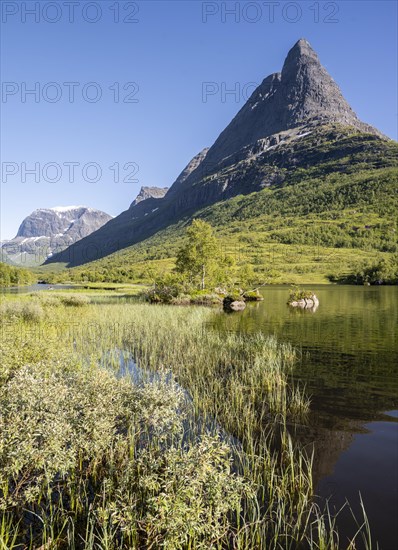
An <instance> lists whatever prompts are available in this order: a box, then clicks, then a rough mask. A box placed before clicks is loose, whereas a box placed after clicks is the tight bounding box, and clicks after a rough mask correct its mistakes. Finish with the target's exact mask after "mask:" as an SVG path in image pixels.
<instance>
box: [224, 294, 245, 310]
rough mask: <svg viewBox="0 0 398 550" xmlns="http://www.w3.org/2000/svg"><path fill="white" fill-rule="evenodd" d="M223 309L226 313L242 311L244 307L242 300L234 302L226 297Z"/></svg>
mask: <svg viewBox="0 0 398 550" xmlns="http://www.w3.org/2000/svg"><path fill="white" fill-rule="evenodd" d="M223 307H224V309H225V310H226V311H242V310H244V309H245V307H246V303H245V302H244V300H241V299H239V300H235V299H233V298H231V297H230V296H227V297H226V298H224V300H223Z"/></svg>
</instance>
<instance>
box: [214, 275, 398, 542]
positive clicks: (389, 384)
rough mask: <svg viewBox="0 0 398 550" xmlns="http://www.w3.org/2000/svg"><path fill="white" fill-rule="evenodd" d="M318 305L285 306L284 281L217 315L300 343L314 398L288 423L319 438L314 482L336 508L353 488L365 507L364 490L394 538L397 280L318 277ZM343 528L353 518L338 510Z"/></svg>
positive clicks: (384, 531)
mask: <svg viewBox="0 0 398 550" xmlns="http://www.w3.org/2000/svg"><path fill="white" fill-rule="evenodd" d="M311 289H312V290H314V291H315V292H316V294H317V296H318V298H319V307H318V308H317V309H316V310H315V311H314V310H312V311H311V310H308V309H305V308H302V309H301V308H291V307H289V306H287V304H286V302H287V298H288V294H289V289H288V288H287V287H268V288H265V289H264V290H263V296H264V301H263V302H261V303H256V304H253V305H252V304H249V306H248V307H247V308H246V310H245V311H244V312H242V313H239V314H236V315H233V316H226V315H215V316H214V319H213V328H214V329H216V330H220V331H234V332H235V331H236V332H243V333H247V332H249V333H253V332H257V331H261V332H265V333H267V334H275V335H276V336H277V337H278V338H279V340H282V341H286V342H290V343H292V344H293V345H294V346H295V347H296V348H297V349H298V350H299V359H298V362H297V368H296V369H295V372H294V373H293V379H294V380H295V381H296V382H299V383H301V384H305V386H306V390H307V392H308V393H309V394H310V395H311V398H312V399H311V400H312V405H311V414H310V417H309V421H308V425H306V426H296V427H295V428H294V429H293V427H292V428H291V430H292V434H293V436H294V437H296V438H297V439H299V440H300V441H301V442H302V443H303V444H304V445H306V446H307V447H308V448H309V449H310V450H311V449H312V448H314V451H315V455H314V472H313V474H314V482H315V485H316V488H317V492H318V493H319V494H320V495H322V496H324V497H331V501H330V503H331V506H332V507H336V508H337V509H339V508H340V507H341V506H342V505H343V504H344V502H345V499H346V498H348V499H349V501H350V503H351V505H352V506H353V509H354V512H355V513H356V514H357V515H358V516H360V499H359V492H360V493H361V495H362V498H363V500H364V503H365V506H366V509H367V512H368V515H369V519H370V523H371V528H372V532H373V535H374V538H375V539H377V540H378V541H379V543H380V548H381V549H384V550H389V549H393V548H394V549H395V548H398V532H397V523H396V518H397V517H398V495H397V493H398V479H397V468H398V415H397V409H398V343H397V327H398V288H396V287H352V286H326V285H324V286H313V287H311ZM339 527H340V529H341V530H342V533H343V536H344V537H349V536H350V535H351V536H352V535H353V534H354V532H352V529H353V519H352V516H351V515H350V513H349V512H348V510H347V511H346V512H344V513H342V514H341V516H340V518H339Z"/></svg>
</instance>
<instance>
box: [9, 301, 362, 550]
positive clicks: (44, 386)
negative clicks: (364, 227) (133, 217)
mask: <svg viewBox="0 0 398 550" xmlns="http://www.w3.org/2000/svg"><path fill="white" fill-rule="evenodd" d="M89 301H90V298H85V299H84V300H83V299H82V298H79V295H70V296H66V295H60V296H58V295H57V294H56V293H52V294H48V293H46V294H37V295H34V296H25V297H23V298H19V299H16V298H10V299H7V300H5V303H4V305H3V306H2V337H1V342H0V344H1V350H0V351H1V359H2V362H1V364H2V367H1V370H0V405H1V407H0V513H1V520H0V548H12V547H13V546H14V545H15V544H16V543H18V544H23V545H25V547H26V548H29V549H30V548H32V549H33V548H34V547H36V548H38V547H40V545H43V544H44V545H47V546H45V547H48V548H76V549H77V548H79V549H80V548H81V549H87V550H89V549H94V548H98V549H100V548H101V549H103V548H109V549H118V548H120V549H121V548H126V549H127V548H129V549H130V548H169V549H179V548H181V549H182V548H184V549H185V548H191V549H196V548H198V549H200V548H236V549H238V548H239V549H247V550H249V549H253V550H254V549H258V548H267V549H268V548H270V549H277V548H284V549H289V548H291V549H293V548H297V546H298V544H301V543H304V542H305V541H310V543H311V544H313V545H314V546H313V547H314V548H330V549H332V548H335V546H333V544H334V542H333V540H334V538H333V534H331V533H332V531H333V529H332V528H329V527H330V521H328V520H327V518H324V516H323V514H322V513H321V512H320V511H319V509H318V508H316V507H315V505H314V504H313V503H312V496H313V486H312V476H311V465H312V455H311V452H310V451H307V452H304V450H303V449H301V448H299V447H298V446H297V445H295V444H294V443H293V441H292V438H291V437H290V435H289V427H288V426H289V425H290V424H294V423H295V422H297V421H299V422H302V421H305V418H306V415H307V413H308V410H309V400H308V397H307V396H306V395H305V391H304V389H303V388H301V387H300V386H298V385H295V386H292V383H291V381H290V374H291V373H292V372H293V370H294V368H295V355H296V354H295V351H294V349H293V348H292V347H291V346H289V345H288V344H280V343H278V342H277V340H276V339H275V338H274V337H269V336H267V335H264V334H261V333H257V334H254V335H240V334H236V333H227V334H221V333H219V332H218V331H216V330H213V328H212V319H213V316H214V315H217V314H218V313H217V312H214V311H213V310H211V309H208V308H200V307H196V308H195V307H184V308H181V307H174V306H151V305H148V304H142V303H128V304H124V305H120V304H106V303H105V304H101V305H98V304H92V303H88V302H89ZM38 308H40V312H41V313H40V315H37V316H33V317H32V316H29V315H28V316H26V315H25V314H23V313H21V312H23V311H25V310H26V309H27V310H30V309H31V310H32V311H33V310H35V311H36V310H38ZM219 314H221V313H219ZM121 358H123V359H124V361H122V364H123V362H124V364H125V365H126V364H128V362H129V361H131V360H134V362H135V365H136V367H137V368H138V369H140V373H141V379H140V380H134V372H128V371H125V370H123V369H121ZM362 534H363V530H361V531H360V535H362ZM358 536H359V535H358ZM311 541H312V542H311ZM353 544H355V543H353ZM316 545H318V546H316Z"/></svg>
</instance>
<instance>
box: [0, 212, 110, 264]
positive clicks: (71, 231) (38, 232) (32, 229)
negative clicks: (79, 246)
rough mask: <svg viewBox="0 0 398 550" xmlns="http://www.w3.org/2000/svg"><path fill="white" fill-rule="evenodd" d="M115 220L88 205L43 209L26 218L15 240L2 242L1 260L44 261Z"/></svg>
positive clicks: (16, 262)
mask: <svg viewBox="0 0 398 550" xmlns="http://www.w3.org/2000/svg"><path fill="white" fill-rule="evenodd" d="M111 219H112V216H110V215H109V214H106V213H105V212H102V211H100V210H96V209H94V208H88V207H86V206H57V207H54V208H39V209H38V210H35V211H34V212H32V214H30V215H29V216H27V217H26V218H25V219H24V220H23V222H22V223H21V225H20V226H19V229H18V233H17V235H16V236H15V237H14V239H11V240H9V241H3V242H2V243H1V260H2V261H3V262H5V263H12V264H15V265H20V264H22V265H28V266H29V265H36V264H40V263H43V261H44V260H46V259H47V258H48V257H51V255H52V254H54V253H58V252H60V251H62V250H64V249H65V248H67V247H68V246H70V245H71V244H73V243H75V242H77V241H79V240H80V239H82V238H84V237H87V236H88V235H90V233H92V232H93V231H96V230H97V229H99V228H100V227H102V226H103V225H104V224H106V223H107V222H108V221H109V220H111Z"/></svg>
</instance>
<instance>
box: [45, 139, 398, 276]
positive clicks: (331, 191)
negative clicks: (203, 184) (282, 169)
mask: <svg viewBox="0 0 398 550" xmlns="http://www.w3.org/2000/svg"><path fill="white" fill-rule="evenodd" d="M388 147H389V148H390V149H391V151H393V152H394V153H396V150H397V147H398V146H397V144H395V143H394V142H388ZM394 159H395V161H396V154H395V157H394V155H391V158H390V159H388V163H391V164H394ZM384 160H385V158H384ZM340 161H341V159H340V160H339V162H340ZM374 162H375V156H374V155H372V157H371V159H370V161H369V162H368V164H366V163H365V166H364V165H362V166H359V165H358V164H355V165H354V166H353V167H352V170H351V173H341V172H338V171H334V172H332V173H329V174H326V175H324V176H320V175H319V171H320V170H321V167H320V166H318V167H317V168H316V169H317V170H318V176H317V177H313V172H314V168H312V167H311V168H309V169H308V170H307V171H304V170H300V171H298V172H299V173H295V174H294V178H295V179H296V178H297V179H299V181H297V182H294V183H293V182H292V184H285V185H284V186H282V187H281V186H278V187H275V188H267V189H264V190H262V191H259V192H255V193H252V194H250V195H245V196H242V195H240V196H237V197H233V198H231V199H229V200H225V201H222V202H218V203H216V204H214V205H212V206H209V207H206V208H204V209H202V210H200V211H198V212H197V213H195V217H201V218H203V219H205V220H206V221H208V222H210V223H211V224H212V225H213V226H214V227H215V228H216V231H217V235H218V236H219V239H220V241H221V243H222V245H223V248H224V250H225V251H226V253H228V254H230V255H233V256H234V258H235V260H236V261H237V263H238V264H241V265H247V264H250V265H252V266H253V268H254V270H255V272H256V273H257V275H258V280H259V281H264V282H289V283H290V282H292V283H293V282H327V280H328V276H329V275H341V274H349V273H351V272H353V270H354V269H355V268H356V267H357V265H358V264H360V263H369V262H370V261H374V260H375V259H378V258H379V257H387V258H388V257H390V256H391V255H392V254H395V253H396V252H397V251H398V245H397V212H398V169H397V168H396V167H394V166H392V167H390V168H379V169H376V168H374ZM359 168H366V169H362V170H360V169H359ZM346 171H347V169H346V168H345V172H346ZM189 221H190V218H185V219H183V220H181V221H180V222H178V223H176V224H174V225H172V226H169V227H168V228H167V229H164V230H162V231H159V232H158V233H157V234H156V235H154V236H153V237H151V238H149V239H146V240H145V241H142V242H141V243H138V244H136V245H133V246H130V247H128V248H126V249H124V250H121V251H118V252H116V253H114V254H112V255H110V256H107V257H106V258H103V259H100V260H97V261H95V262H91V263H90V264H86V265H85V266H81V267H78V268H73V269H69V270H67V271H66V272H62V273H61V274H58V275H57V280H66V279H70V280H76V281H80V280H92V281H95V280H98V281H101V280H103V281H112V282H125V281H140V280H144V281H146V280H149V279H150V278H151V276H153V273H154V272H162V271H168V270H170V269H172V267H173V264H174V260H173V259H174V256H175V253H176V250H177V249H178V247H179V245H180V244H181V239H182V238H183V235H184V227H185V226H186V225H187V224H188V223H189ZM48 267H49V268H50V267H51V266H48ZM53 267H54V266H53Z"/></svg>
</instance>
